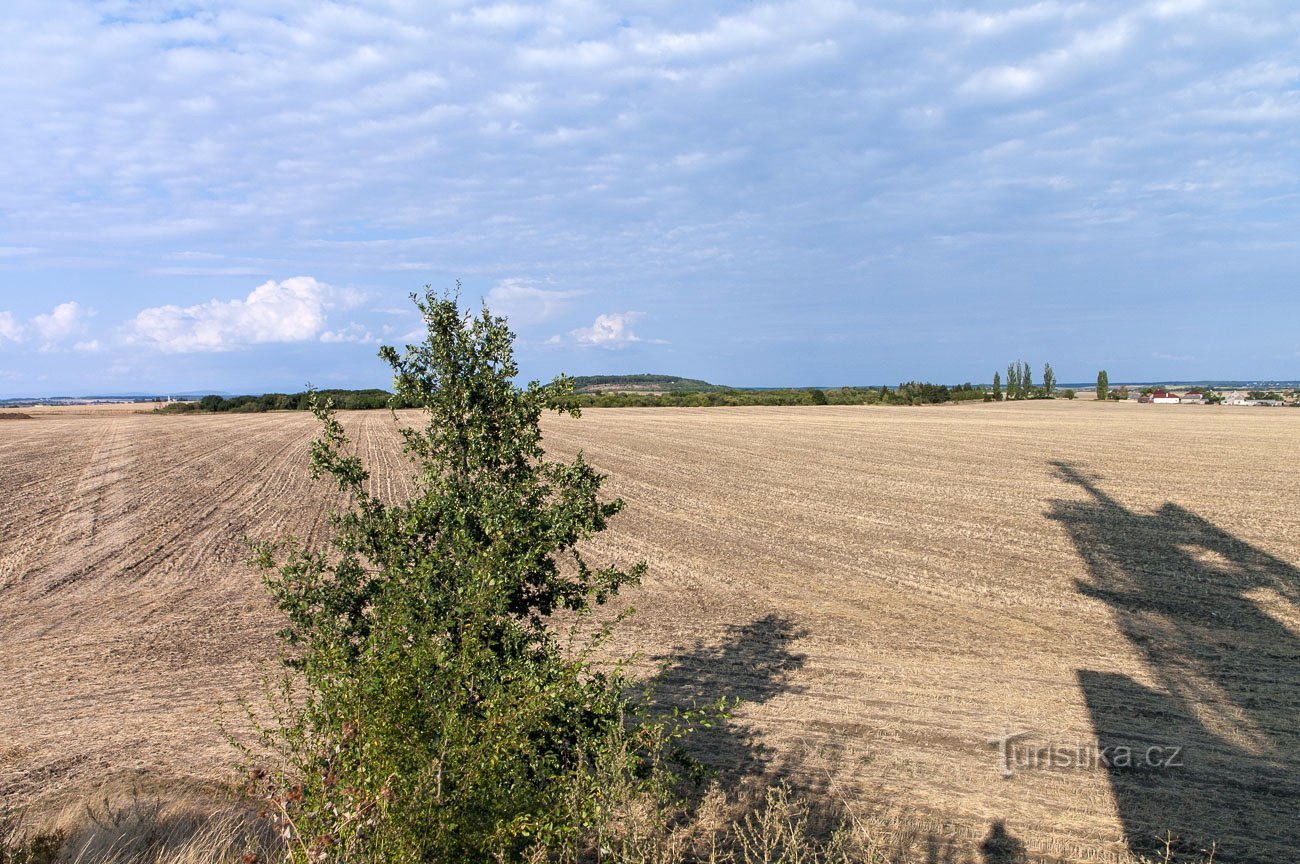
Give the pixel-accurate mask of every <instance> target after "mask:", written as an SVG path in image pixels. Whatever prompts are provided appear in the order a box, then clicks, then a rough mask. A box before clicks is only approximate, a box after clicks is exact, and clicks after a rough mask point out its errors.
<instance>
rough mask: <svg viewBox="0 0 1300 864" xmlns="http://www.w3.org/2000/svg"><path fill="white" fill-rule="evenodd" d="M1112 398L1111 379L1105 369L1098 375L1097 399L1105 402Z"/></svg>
mask: <svg viewBox="0 0 1300 864" xmlns="http://www.w3.org/2000/svg"><path fill="white" fill-rule="evenodd" d="M1109 396H1110V377H1109V376H1108V375H1107V374H1106V370H1105V369H1103V370H1101V371H1100V372H1098V373H1097V398H1098V399H1100V400H1102V401H1105V400H1106V398H1107V397H1109Z"/></svg>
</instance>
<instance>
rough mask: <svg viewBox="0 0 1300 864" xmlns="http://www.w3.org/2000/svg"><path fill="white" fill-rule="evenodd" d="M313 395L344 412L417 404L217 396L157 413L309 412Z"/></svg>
mask: <svg viewBox="0 0 1300 864" xmlns="http://www.w3.org/2000/svg"><path fill="white" fill-rule="evenodd" d="M313 393H314V394H315V395H316V397H317V398H319V399H321V400H326V399H329V400H331V401H332V402H333V403H334V407H335V408H338V409H341V410H344V411H360V410H365V409H368V408H415V407H417V405H416V403H414V402H412V401H411V400H410V399H408V398H405V397H403V396H400V395H394V394H392V393H389V392H388V391H387V390H380V389H377V388H376V389H370V390H316V391H304V392H302V393H263V394H262V395H260V396H251V395H247V396H218V395H216V394H210V395H208V396H204V397H203V398H201V399H199V400H198V401H197V402H170V403H168V404H167V405H165V406H163V407H161V408H158V409H155V410H157V411H159V412H160V413H164V414H188V413H192V412H199V411H201V412H205V413H217V414H223V413H236V414H257V413H261V412H263V411H309V410H311V400H312V395H313Z"/></svg>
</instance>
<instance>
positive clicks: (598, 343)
mask: <svg viewBox="0 0 1300 864" xmlns="http://www.w3.org/2000/svg"><path fill="white" fill-rule="evenodd" d="M644 317H645V314H644V313H642V312H609V313H606V314H604V315H597V316H596V320H595V321H593V322H592V324H591V326H590V327H579V328H578V329H576V330H570V331H569V342H570V343H571V344H573V345H576V346H577V347H579V348H610V349H618V348H626V347H627V346H629V345H631V344H633V343H635V342H641V341H644V340H642V338H641V337H640V336H638V335H637V334H636V333H635V332H633V330H632V325H633V324H635V323H636V322H637V321H640V320H641V319H642V318H644ZM563 341H564V340H563V339H561V338H560V337H558V336H554V337H552V338H551V340H550V344H553V345H554V344H563ZM650 341H651V342H659V341H660V340H657V339H652V340H650Z"/></svg>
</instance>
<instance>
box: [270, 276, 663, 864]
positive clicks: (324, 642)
mask: <svg viewBox="0 0 1300 864" xmlns="http://www.w3.org/2000/svg"><path fill="white" fill-rule="evenodd" d="M413 299H414V300H415V302H416V305H417V306H418V307H419V310H420V312H421V314H422V315H423V318H424V323H425V325H426V326H427V329H428V336H427V339H426V340H425V341H424V342H423V343H421V344H419V345H409V346H407V347H406V349H405V350H404V351H401V352H399V351H398V350H397V349H394V348H391V347H384V348H383V349H382V350H381V352H380V355H381V356H382V357H383V359H384V360H386V361H387V362H388V363H389V364H390V365H391V366H392V368H393V371H394V375H395V385H396V394H397V397H398V398H400V399H403V400H409V401H410V402H411V403H413V404H417V405H420V406H421V407H422V408H423V409H424V410H425V411H426V412H427V415H428V417H427V422H426V423H425V425H424V426H423V427H422V428H406V429H403V430H402V436H403V442H404V449H405V452H406V454H407V455H408V456H409V457H410V459H411V461H412V463H413V465H414V468H415V476H414V491H413V493H412V495H411V497H410V498H409V499H408V500H406V501H398V502H388V501H384V500H382V499H381V498H380V497H379V496H377V495H375V494H373V493H372V492H371V487H370V484H369V483H368V480H369V474H368V472H367V469H366V467H365V466H364V465H363V463H362V461H361V459H360V458H359V457H358V456H357V455H355V453H354V448H353V446H352V444H351V443H350V442H349V439H348V437H347V434H346V432H345V429H344V427H343V425H342V424H341V423H340V421H339V420H338V418H337V417H336V416H335V414H334V412H333V410H332V408H331V406H330V405H329V403H328V401H319V400H318V401H316V402H315V403H314V405H313V410H314V412H315V413H316V416H317V417H318V418H319V420H320V422H321V424H322V434H321V436H320V437H319V438H318V439H317V440H316V441H315V442H313V444H312V448H311V465H312V471H313V474H314V475H315V476H317V477H321V476H324V477H328V478H330V479H332V480H333V482H334V483H335V484H336V485H337V486H338V488H339V489H340V490H342V491H343V492H344V493H346V495H347V498H348V500H349V501H350V502H351V503H350V506H349V507H348V508H347V509H345V510H343V511H342V512H340V513H337V514H336V515H335V516H334V517H333V532H332V534H333V536H332V537H331V540H330V545H329V548H327V549H316V550H312V549H303V548H299V547H296V546H293V545H289V546H288V547H287V548H285V547H274V546H262V547H260V548H259V551H258V562H259V563H260V564H261V565H262V567H263V568H264V569H265V572H266V574H267V583H268V585H269V587H270V589H271V591H272V593H273V595H274V597H275V599H276V600H277V601H278V603H279V605H280V608H281V609H282V610H283V611H284V613H285V614H286V616H287V619H288V626H287V628H286V630H285V632H284V638H285V640H286V642H287V647H288V652H289V659H290V662H291V664H292V666H293V668H294V670H296V674H297V675H298V676H299V680H300V681H301V683H302V685H303V690H304V691H305V692H304V694H303V699H302V700H301V702H300V703H299V706H298V707H295V708H293V709H292V710H289V711H288V712H287V714H285V715H283V716H282V718H281V721H282V722H281V723H280V725H279V726H278V727H277V728H275V729H273V730H270V731H268V732H267V733H266V739H265V743H268V744H269V745H270V746H271V747H273V748H275V749H276V750H277V751H278V752H279V753H280V754H281V755H282V758H283V760H284V764H283V765H282V766H281V768H280V770H281V774H279V775H277V777H278V778H280V779H278V781H277V782H278V783H279V786H280V788H281V789H287V790H288V791H287V792H283V794H272V796H271V798H272V800H274V801H275V802H276V804H277V806H278V807H279V808H280V810H281V812H282V814H283V816H284V818H285V824H286V832H287V833H288V834H289V836H290V844H289V845H290V850H291V852H292V853H293V855H294V856H295V857H296V858H298V859H299V860H303V861H305V860H338V861H345V860H346V861H361V860H365V861H475V860H488V859H494V858H501V859H510V858H512V857H514V856H516V855H518V854H520V853H521V850H522V849H524V848H525V847H526V846H527V845H529V844H531V843H535V842H539V841H540V842H551V841H554V842H562V841H563V840H564V838H565V837H566V836H569V835H570V834H572V833H573V832H575V831H579V830H581V828H582V826H583V825H584V824H588V823H589V822H590V819H591V818H594V814H592V813H590V812H588V809H589V808H588V804H590V807H594V806H595V804H594V803H592V802H594V799H592V798H590V797H589V796H588V797H584V796H583V795H580V794H576V793H575V792H574V790H575V789H577V788H579V787H580V786H581V785H582V784H583V783H588V782H589V774H590V768H591V765H592V763H593V760H594V759H596V758H597V756H598V754H599V753H600V752H601V748H602V747H603V746H605V744H604V742H608V741H609V740H612V737H616V736H618V735H620V734H623V723H624V719H625V711H626V708H627V704H626V701H625V697H624V696H623V693H624V687H625V682H623V681H621V680H620V679H619V677H618V676H617V675H616V674H605V673H600V672H597V671H595V670H593V668H592V667H591V666H590V665H589V664H588V663H586V662H585V661H584V660H583V659H582V657H581V656H579V657H578V658H573V657H570V656H568V655H566V654H565V652H563V651H561V649H560V645H559V644H558V642H557V640H556V638H555V637H554V635H553V633H552V632H551V630H550V629H549V628H548V625H547V619H548V616H550V615H551V614H552V613H554V612H556V611H557V610H561V609H566V610H572V611H576V612H579V613H581V612H584V611H586V610H589V609H591V608H592V607H593V606H595V605H598V604H601V603H604V602H605V601H606V600H607V599H608V598H610V597H611V596H612V595H613V594H614V593H615V592H616V591H618V589H619V588H620V587H622V586H624V585H627V584H630V583H634V582H636V581H637V580H638V578H639V577H640V575H641V573H642V570H643V565H641V564H638V565H636V566H634V567H632V568H630V569H620V568H617V567H602V568H593V567H590V566H588V564H587V562H586V561H585V560H584V558H583V556H582V554H581V553H580V551H579V549H578V544H579V543H581V541H583V540H585V539H587V538H590V537H592V536H593V535H595V534H597V533H598V532H600V531H601V530H603V529H604V528H605V526H606V523H607V521H608V520H609V519H610V517H612V516H614V514H616V513H618V512H619V510H620V508H621V507H622V502H621V501H618V500H612V501H606V500H602V498H601V497H600V494H599V493H600V488H601V482H602V480H603V477H602V476H601V475H600V474H599V473H597V472H596V471H595V470H594V469H593V468H592V467H591V466H590V465H588V464H587V463H586V462H585V461H584V460H583V458H582V456H581V454H579V455H578V456H577V457H575V458H574V459H573V460H572V461H569V462H556V461H549V460H547V459H546V458H545V455H544V453H543V451H542V446H541V432H540V429H539V425H538V424H539V420H540V417H541V415H542V413H543V412H544V411H546V410H556V411H560V412H564V413H569V414H573V415H574V416H576V415H577V414H578V410H577V408H576V407H575V406H574V404H573V400H572V394H571V386H570V383H569V382H568V380H566V379H565V378H563V377H561V378H557V379H556V380H555V381H553V382H552V383H550V384H547V385H539V384H538V383H537V382H533V383H530V384H529V385H528V386H527V387H525V388H523V389H518V388H516V387H515V385H514V383H513V379H514V377H515V375H516V374H517V372H518V368H517V366H516V364H515V361H514V357H513V351H512V346H511V343H512V339H513V336H512V334H511V333H510V331H509V330H508V329H507V327H506V323H505V320H504V319H502V318H498V317H494V316H492V315H491V314H490V313H489V311H488V310H487V309H483V310H482V312H481V314H478V315H476V316H469V315H466V314H464V313H462V311H461V310H460V308H459V305H458V300H457V298H456V297H455V296H454V295H438V294H435V293H434V292H432V291H427V292H426V293H425V295H424V296H423V297H422V298H421V297H419V296H414V297H413ZM562 565H563V566H562ZM575 809H576V812H575Z"/></svg>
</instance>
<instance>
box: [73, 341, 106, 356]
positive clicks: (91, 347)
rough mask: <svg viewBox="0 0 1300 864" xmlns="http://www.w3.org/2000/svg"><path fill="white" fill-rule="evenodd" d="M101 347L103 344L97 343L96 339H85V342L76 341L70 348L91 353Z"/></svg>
mask: <svg viewBox="0 0 1300 864" xmlns="http://www.w3.org/2000/svg"><path fill="white" fill-rule="evenodd" d="M102 347H103V346H102V345H100V344H99V340H98V339H87V340H86V341H85V342H78V343H76V344H75V345H73V346H72V350H73V351H81V352H83V353H91V352H93V351H98V350H99V349H100V348H102Z"/></svg>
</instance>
